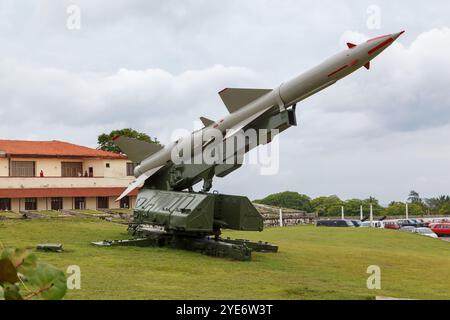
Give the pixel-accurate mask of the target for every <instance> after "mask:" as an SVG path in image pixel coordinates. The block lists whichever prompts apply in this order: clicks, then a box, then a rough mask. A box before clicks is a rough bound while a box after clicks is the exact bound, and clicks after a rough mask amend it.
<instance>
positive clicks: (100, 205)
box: [97, 197, 109, 209]
mask: <svg viewBox="0 0 450 320" xmlns="http://www.w3.org/2000/svg"><path fill="white" fill-rule="evenodd" d="M108 208H109V198H108V197H98V198H97V209H108Z"/></svg>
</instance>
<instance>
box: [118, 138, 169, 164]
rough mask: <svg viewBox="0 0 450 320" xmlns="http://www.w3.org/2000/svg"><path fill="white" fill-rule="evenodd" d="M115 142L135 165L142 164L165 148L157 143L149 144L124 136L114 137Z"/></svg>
mask: <svg viewBox="0 0 450 320" xmlns="http://www.w3.org/2000/svg"><path fill="white" fill-rule="evenodd" d="M113 142H114V144H115V145H116V146H118V147H119V148H120V149H121V150H122V151H123V152H124V153H125V154H126V155H127V156H128V158H129V159H130V160H131V161H133V162H135V163H138V162H141V161H142V160H144V159H145V158H148V157H149V156H151V155H152V154H154V153H156V152H158V151H159V150H161V149H162V148H163V147H162V146H161V145H159V144H156V143H149V142H145V141H141V140H138V139H133V138H129V137H124V136H116V137H114V138H113Z"/></svg>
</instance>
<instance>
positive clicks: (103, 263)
mask: <svg viewBox="0 0 450 320" xmlns="http://www.w3.org/2000/svg"><path fill="white" fill-rule="evenodd" d="M225 235H226V236H232V237H239V238H248V239H253V240H266V241H269V242H273V243H276V244H278V245H279V246H280V252H279V253H276V254H262V253H254V254H253V261H251V262H236V261H229V260H223V259H218V258H212V257H207V256H202V255H200V254H197V253H193V252H184V251H178V250H173V249H161V248H130V247H115V248H96V247H93V246H91V245H90V242H91V241H93V240H104V239H125V238H127V234H126V226H122V225H117V224H112V223H108V222H104V221H100V220H97V219H92V218H70V219H65V220H50V219H37V220H30V221H22V220H20V221H0V241H1V242H2V243H3V245H4V246H15V247H34V246H35V245H36V244H38V243H46V242H57V243H62V244H64V247H65V249H66V251H65V252H64V253H60V254H55V253H53V254H52V253H39V254H38V255H39V257H40V259H41V260H43V261H45V262H49V263H52V264H54V265H55V266H58V267H60V268H62V269H66V268H67V266H69V265H79V266H80V267H81V272H82V275H81V276H82V284H81V286H82V289H81V290H72V291H69V293H68V295H67V297H66V298H67V299H373V298H374V297H375V296H378V295H381V296H389V297H399V298H412V299H450V243H448V242H444V241H441V240H436V239H429V238H426V237H422V236H418V235H414V234H408V233H403V232H398V231H389V230H373V229H330V228H316V227H313V226H298V227H290V228H282V229H281V228H273V229H267V230H266V231H264V232H263V233H242V232H227V233H226V234H225ZM369 265H378V266H380V267H381V270H382V290H368V289H367V288H366V280H367V277H368V276H369V275H368V274H366V270H367V267H368V266H369Z"/></svg>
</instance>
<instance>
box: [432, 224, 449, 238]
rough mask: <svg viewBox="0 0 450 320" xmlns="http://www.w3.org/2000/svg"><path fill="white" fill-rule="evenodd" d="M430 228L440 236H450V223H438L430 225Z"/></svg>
mask: <svg viewBox="0 0 450 320" xmlns="http://www.w3.org/2000/svg"><path fill="white" fill-rule="evenodd" d="M430 229H431V230H432V231H433V232H434V233H436V234H437V235H438V236H439V237H450V223H436V224H432V225H430Z"/></svg>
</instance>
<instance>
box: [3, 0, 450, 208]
mask: <svg viewBox="0 0 450 320" xmlns="http://www.w3.org/2000/svg"><path fill="white" fill-rule="evenodd" d="M70 5H76V6H77V7H78V8H79V9H80V12H81V16H80V18H81V20H80V28H79V29H78V28H77V24H76V23H74V21H75V22H76V19H75V20H74V19H73V18H74V17H75V16H74V15H73V13H74V11H71V10H69V13H68V11H67V10H68V8H69V9H72V8H71V7H69V6H70ZM401 30H406V33H405V34H404V35H403V36H402V37H401V38H400V39H399V40H398V41H397V42H396V43H394V44H393V45H392V46H391V47H390V48H389V49H387V50H386V51H385V52H384V53H383V54H382V55H380V56H379V57H377V58H376V60H375V61H374V62H373V63H372V69H371V70H370V71H366V70H365V69H361V70H359V71H357V72H356V73H355V74H352V75H351V76H349V77H347V78H345V79H344V80H342V81H340V82H339V83H337V84H336V85H334V86H333V87H331V88H328V89H327V90H325V91H323V92H321V93H319V94H317V95H315V96H313V97H311V98H309V99H307V100H305V101H303V102H302V103H301V104H300V105H299V108H298V121H299V126H298V127H296V128H291V129H289V130H288V131H286V132H285V133H283V134H282V136H281V137H280V152H281V160H280V161H281V166H280V171H279V173H278V174H277V175H274V176H261V175H260V171H259V169H258V167H256V166H247V167H244V168H241V169H240V170H238V171H236V172H235V173H233V174H232V175H230V176H228V177H227V178H226V179H217V181H216V182H215V185H214V186H215V189H217V190H219V191H220V192H223V193H232V194H243V195H247V196H249V197H250V198H259V197H263V196H265V195H267V194H269V193H273V192H279V191H284V190H292V191H298V192H301V193H306V194H308V195H310V196H313V197H315V196H319V195H331V194H337V195H338V196H340V197H342V198H344V199H348V198H354V197H361V198H362V197H369V196H375V197H378V198H380V199H381V201H382V202H383V203H388V202H389V201H391V200H405V198H406V197H407V194H408V192H409V190H412V189H415V190H417V191H419V192H420V193H421V194H422V195H423V196H424V197H430V196H434V195H439V194H448V193H450V94H449V92H450V54H449V52H450V4H449V2H448V0H442V1H417V0H415V1H395V3H394V1H360V0H358V1H356V0H355V1H332V0H330V1H315V2H311V1H299V0H270V1H269V0H246V1H242V0H241V1H235V0H227V1H223V0H221V1H219V0H208V1H206V0H205V1H200V0H197V1H195V0H183V1H181V0H178V1H174V0H164V1H162V0H161V1H155V0H151V1H149V0H115V1H106V0H96V1H89V0H71V1H65V0H58V1H54V0H47V1H45V0H41V1H39V0H21V1H17V0H0V37H1V41H0V119H1V122H0V139H32V140H64V141H69V142H73V143H79V144H83V145H87V146H91V147H95V146H96V142H97V136H98V135H99V134H100V133H102V132H105V131H110V130H112V129H117V128H123V127H132V128H135V129H137V130H140V131H144V132H147V133H149V134H150V135H151V136H153V137H155V136H156V137H158V138H159V140H161V141H162V142H163V143H167V142H168V141H169V140H170V138H171V135H172V132H173V130H175V129H177V128H185V129H189V130H191V129H192V128H193V126H194V122H195V121H196V120H197V119H198V117H200V116H206V117H209V118H212V119H218V118H220V117H223V116H224V115H225V114H226V113H227V110H226V108H225V107H224V106H223V104H222V102H221V100H220V98H219V96H218V95H217V92H219V91H220V90H222V89H223V88H225V87H247V88H273V87H275V86H277V85H279V84H280V83H282V82H285V81H287V80H289V79H290V78H291V77H293V76H296V75H298V74H300V73H301V72H303V71H306V70H307V69H309V68H311V67H313V66H315V65H317V64H319V63H320V62H322V61H323V60H324V59H325V58H327V57H328V56H330V55H332V54H334V53H336V52H338V51H340V50H342V49H344V47H345V42H347V41H351V42H356V43H357V42H360V41H363V40H365V39H367V38H369V37H373V36H377V35H384V34H389V33H393V32H398V31H401Z"/></svg>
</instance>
